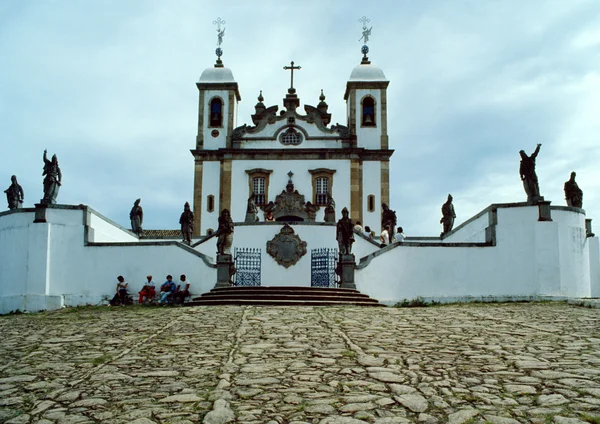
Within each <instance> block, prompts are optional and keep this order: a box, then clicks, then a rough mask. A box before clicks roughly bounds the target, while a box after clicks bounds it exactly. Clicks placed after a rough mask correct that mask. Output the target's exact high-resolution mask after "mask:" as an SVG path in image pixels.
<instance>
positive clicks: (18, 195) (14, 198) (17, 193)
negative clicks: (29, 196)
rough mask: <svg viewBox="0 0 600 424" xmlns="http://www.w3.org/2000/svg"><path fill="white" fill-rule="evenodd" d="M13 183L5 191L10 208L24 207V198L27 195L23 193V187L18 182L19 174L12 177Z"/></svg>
mask: <svg viewBox="0 0 600 424" xmlns="http://www.w3.org/2000/svg"><path fill="white" fill-rule="evenodd" d="M10 180H11V181H12V184H11V185H10V187H8V188H7V189H6V190H4V192H5V193H6V200H7V202H8V209H19V208H22V207H23V199H24V198H25V195H24V193H23V187H21V186H20V185H19V183H18V182H17V176H16V175H13V176H12V177H10Z"/></svg>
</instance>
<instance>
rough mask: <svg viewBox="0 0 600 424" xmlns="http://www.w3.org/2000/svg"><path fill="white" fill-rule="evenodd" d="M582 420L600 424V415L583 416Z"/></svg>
mask: <svg viewBox="0 0 600 424" xmlns="http://www.w3.org/2000/svg"><path fill="white" fill-rule="evenodd" d="M581 419H582V420H583V421H587V422H588V423H592V424H600V415H588V414H582V415H581Z"/></svg>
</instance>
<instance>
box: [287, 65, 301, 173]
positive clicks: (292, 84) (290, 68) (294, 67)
mask: <svg viewBox="0 0 600 424" xmlns="http://www.w3.org/2000/svg"><path fill="white" fill-rule="evenodd" d="M291 65H292V66H284V67H283V69H284V70H286V71H288V70H291V71H292V81H291V83H290V88H291V89H293V88H294V69H300V66H294V61H293V60H292V63H291ZM290 172H292V171H290ZM290 178H291V177H290Z"/></svg>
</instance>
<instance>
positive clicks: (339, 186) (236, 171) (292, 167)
mask: <svg viewBox="0 0 600 424" xmlns="http://www.w3.org/2000/svg"><path fill="white" fill-rule="evenodd" d="M254 168H264V169H269V170H272V171H273V172H272V173H271V175H270V178H269V193H268V201H273V202H274V201H275V197H277V195H278V194H280V193H281V192H282V191H284V190H285V186H286V185H287V183H288V179H289V177H288V175H287V174H288V172H290V171H292V172H293V173H294V176H293V177H292V181H293V182H294V188H295V190H298V192H299V193H300V194H302V195H304V200H305V201H311V202H312V201H313V200H312V196H313V186H312V175H311V174H310V172H308V170H309V169H317V168H328V169H335V170H336V172H335V174H333V193H332V195H333V199H334V200H335V203H336V218H340V217H341V215H340V211H341V210H342V209H343V208H344V207H347V208H348V209H350V161H349V160H320V161H316V160H315V161H312V160H234V161H232V170H231V181H232V188H231V216H232V218H233V220H234V222H243V221H244V219H245V218H246V206H247V202H248V196H249V195H250V194H249V183H248V181H249V180H248V178H249V176H248V174H247V173H246V170H249V169H254ZM324 214H325V208H324V207H321V208H320V210H319V211H318V212H317V217H316V220H317V221H318V222H323V220H324ZM259 218H260V219H261V220H262V219H263V217H262V213H261V214H260V215H259Z"/></svg>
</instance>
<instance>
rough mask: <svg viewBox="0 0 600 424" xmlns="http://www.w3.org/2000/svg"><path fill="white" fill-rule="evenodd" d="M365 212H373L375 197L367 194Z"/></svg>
mask: <svg viewBox="0 0 600 424" xmlns="http://www.w3.org/2000/svg"><path fill="white" fill-rule="evenodd" d="M367 210H368V211H369V212H375V195H374V194H369V195H368V196H367Z"/></svg>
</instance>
